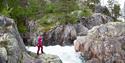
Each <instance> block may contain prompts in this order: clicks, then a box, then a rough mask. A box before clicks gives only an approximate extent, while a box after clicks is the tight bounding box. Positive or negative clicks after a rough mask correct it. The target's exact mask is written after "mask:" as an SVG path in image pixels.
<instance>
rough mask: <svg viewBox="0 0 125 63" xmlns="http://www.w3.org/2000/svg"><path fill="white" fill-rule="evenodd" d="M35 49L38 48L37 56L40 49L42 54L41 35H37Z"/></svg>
mask: <svg viewBox="0 0 125 63" xmlns="http://www.w3.org/2000/svg"><path fill="white" fill-rule="evenodd" d="M37 39H38V40H37V47H38V50H37V55H39V50H40V48H41V53H43V43H42V42H43V37H42V35H39V36H38V38H37Z"/></svg>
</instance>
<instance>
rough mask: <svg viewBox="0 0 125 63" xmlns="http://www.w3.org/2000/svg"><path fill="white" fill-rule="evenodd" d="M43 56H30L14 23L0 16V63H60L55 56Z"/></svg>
mask: <svg viewBox="0 0 125 63" xmlns="http://www.w3.org/2000/svg"><path fill="white" fill-rule="evenodd" d="M43 55H44V56H42V57H41V56H40V57H39V58H35V57H33V56H30V55H29V54H28V52H27V50H26V49H25V45H24V43H23V40H22V38H21V37H20V34H19V33H18V30H17V26H16V24H15V23H14V21H13V20H12V19H10V18H7V17H3V16H0V63H38V62H39V63H43V62H45V61H46V63H49V62H54V63H62V62H61V60H60V59H59V57H57V56H53V55H46V54H43ZM46 57H50V58H46ZM42 58H43V59H42ZM38 59H39V60H38ZM48 59H49V60H48ZM56 59H57V60H56Z"/></svg>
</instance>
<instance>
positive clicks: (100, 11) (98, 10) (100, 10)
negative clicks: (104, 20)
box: [94, 4, 111, 16]
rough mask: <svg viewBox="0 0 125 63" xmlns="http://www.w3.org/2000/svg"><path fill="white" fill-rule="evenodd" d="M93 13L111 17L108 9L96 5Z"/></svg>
mask: <svg viewBox="0 0 125 63" xmlns="http://www.w3.org/2000/svg"><path fill="white" fill-rule="evenodd" d="M94 12H95V13H101V14H105V15H108V16H111V14H110V12H109V10H108V8H107V7H106V6H101V5H100V4H97V5H96V6H95V11H94Z"/></svg>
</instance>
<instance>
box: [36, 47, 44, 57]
mask: <svg viewBox="0 0 125 63" xmlns="http://www.w3.org/2000/svg"><path fill="white" fill-rule="evenodd" d="M37 47H38V50H37V55H39V51H40V48H41V53H43V46H42V45H39V46H37Z"/></svg>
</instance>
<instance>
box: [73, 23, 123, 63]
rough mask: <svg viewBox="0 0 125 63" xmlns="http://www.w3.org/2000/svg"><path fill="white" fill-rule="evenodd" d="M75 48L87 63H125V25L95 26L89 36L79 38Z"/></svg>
mask: <svg viewBox="0 0 125 63" xmlns="http://www.w3.org/2000/svg"><path fill="white" fill-rule="evenodd" d="M74 46H75V50H76V51H77V52H81V55H82V56H83V57H84V58H85V60H86V63H93V62H94V63H125V47H124V46H125V23H124V22H110V23H107V24H102V25H100V26H95V27H93V28H92V29H91V30H89V31H88V34H87V36H82V37H78V38H77V39H76V40H75V41H74Z"/></svg>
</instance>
